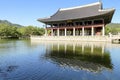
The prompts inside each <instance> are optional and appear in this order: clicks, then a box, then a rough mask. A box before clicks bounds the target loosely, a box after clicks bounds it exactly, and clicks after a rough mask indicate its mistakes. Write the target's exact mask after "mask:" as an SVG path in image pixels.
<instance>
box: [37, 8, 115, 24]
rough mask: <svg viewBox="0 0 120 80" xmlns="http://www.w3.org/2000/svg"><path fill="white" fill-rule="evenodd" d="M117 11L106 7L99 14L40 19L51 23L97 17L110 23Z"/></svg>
mask: <svg viewBox="0 0 120 80" xmlns="http://www.w3.org/2000/svg"><path fill="white" fill-rule="evenodd" d="M114 12H115V9H105V10H98V14H96V15H90V16H84V17H81V18H67V19H58V20H52V19H51V17H50V18H40V19H38V21H40V22H42V23H51V22H59V21H66V20H77V19H79V20H80V19H81V20H82V19H88V18H90V19H94V18H96V17H99V18H103V19H104V20H105V23H106V24H107V23H110V22H111V20H112V17H113V14H114Z"/></svg>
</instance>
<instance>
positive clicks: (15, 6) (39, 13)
mask: <svg viewBox="0 0 120 80" xmlns="http://www.w3.org/2000/svg"><path fill="white" fill-rule="evenodd" d="M97 1H99V0H0V20H8V21H10V22H12V23H17V24H21V25H24V26H28V25H33V26H40V27H42V26H43V24H42V23H40V22H38V21H37V19H38V18H43V17H49V16H51V15H52V14H54V13H55V12H56V11H57V10H58V9H59V8H68V7H74V6H81V5H84V4H89V3H93V2H97ZM102 2H103V8H115V9H116V11H115V14H114V16H113V19H112V22H113V23H120V7H119V6H120V1H119V0H102Z"/></svg>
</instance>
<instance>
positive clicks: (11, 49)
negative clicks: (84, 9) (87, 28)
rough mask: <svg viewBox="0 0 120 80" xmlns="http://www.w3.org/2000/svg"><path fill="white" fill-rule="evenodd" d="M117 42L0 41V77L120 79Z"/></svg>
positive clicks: (19, 79) (25, 79) (24, 79)
mask: <svg viewBox="0 0 120 80" xmlns="http://www.w3.org/2000/svg"><path fill="white" fill-rule="evenodd" d="M119 73H120V44H111V43H103V42H94V43H93V42H69V41H67V42H63V41H61V42H31V41H29V40H0V80H119V79H120V74H119Z"/></svg>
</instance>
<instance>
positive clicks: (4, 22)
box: [0, 20, 23, 27]
mask: <svg viewBox="0 0 120 80" xmlns="http://www.w3.org/2000/svg"><path fill="white" fill-rule="evenodd" d="M0 24H6V25H9V26H15V27H23V26H22V25H19V24H14V23H11V22H9V21H7V20H0Z"/></svg>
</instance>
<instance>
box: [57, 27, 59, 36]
mask: <svg viewBox="0 0 120 80" xmlns="http://www.w3.org/2000/svg"><path fill="white" fill-rule="evenodd" d="M57 36H60V31H59V28H58V29H57Z"/></svg>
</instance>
